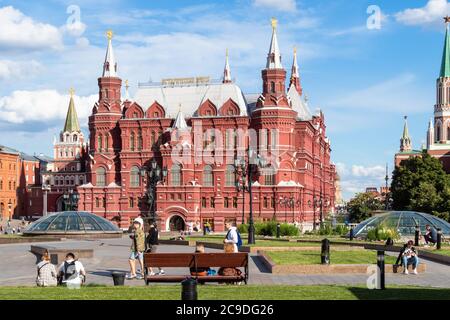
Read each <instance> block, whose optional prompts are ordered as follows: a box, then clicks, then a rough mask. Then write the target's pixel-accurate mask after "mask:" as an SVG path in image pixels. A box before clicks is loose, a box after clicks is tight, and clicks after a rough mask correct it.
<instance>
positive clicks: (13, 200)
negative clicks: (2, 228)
mask: <svg viewBox="0 0 450 320" xmlns="http://www.w3.org/2000/svg"><path fill="white" fill-rule="evenodd" d="M19 156H20V153H19V152H18V151H17V150H14V149H11V148H8V147H6V146H2V145H0V219H1V220H3V219H6V220H8V219H11V218H12V217H13V215H14V214H15V213H16V210H17V202H18V199H17V186H18V181H19V168H20V157H19Z"/></svg>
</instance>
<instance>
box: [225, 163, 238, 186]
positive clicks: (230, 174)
mask: <svg viewBox="0 0 450 320" xmlns="http://www.w3.org/2000/svg"><path fill="white" fill-rule="evenodd" d="M235 184H236V170H235V168H234V166H233V165H228V166H227V169H226V172H225V186H227V187H233V186H234V185H235Z"/></svg>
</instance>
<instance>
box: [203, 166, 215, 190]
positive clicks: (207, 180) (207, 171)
mask: <svg viewBox="0 0 450 320" xmlns="http://www.w3.org/2000/svg"><path fill="white" fill-rule="evenodd" d="M203 185H204V186H207V187H211V186H212V185H213V170H212V167H211V166H209V165H208V166H205V168H204V169H203Z"/></svg>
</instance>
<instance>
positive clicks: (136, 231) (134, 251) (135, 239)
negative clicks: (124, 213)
mask: <svg viewBox="0 0 450 320" xmlns="http://www.w3.org/2000/svg"><path fill="white" fill-rule="evenodd" d="M132 230H133V233H132V234H130V238H131V248H130V249H131V253H130V258H129V259H128V262H129V264H130V274H129V275H127V279H128V280H131V279H135V278H136V279H143V277H144V275H143V272H144V251H145V233H144V230H143V229H142V227H141V224H140V222H139V221H137V219H136V220H135V221H134V222H133V229H132ZM136 259H138V260H139V265H140V266H141V270H140V274H139V275H137V274H136Z"/></svg>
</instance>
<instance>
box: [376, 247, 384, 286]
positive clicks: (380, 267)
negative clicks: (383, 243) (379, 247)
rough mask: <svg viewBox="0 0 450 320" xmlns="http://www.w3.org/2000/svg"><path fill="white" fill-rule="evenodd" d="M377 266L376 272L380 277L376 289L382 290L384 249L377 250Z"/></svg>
mask: <svg viewBox="0 0 450 320" xmlns="http://www.w3.org/2000/svg"><path fill="white" fill-rule="evenodd" d="M377 266H378V272H379V273H380V277H379V280H380V281H378V283H377V289H381V290H384V289H386V287H385V285H384V277H385V274H384V271H385V270H384V251H377Z"/></svg>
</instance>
